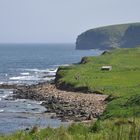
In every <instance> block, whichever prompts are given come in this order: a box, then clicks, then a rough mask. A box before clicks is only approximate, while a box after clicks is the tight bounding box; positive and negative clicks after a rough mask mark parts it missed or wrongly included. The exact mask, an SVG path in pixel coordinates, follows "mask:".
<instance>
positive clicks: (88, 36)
mask: <svg viewBox="0 0 140 140" xmlns="http://www.w3.org/2000/svg"><path fill="white" fill-rule="evenodd" d="M137 45H140V23H131V24H121V25H112V26H106V27H101V28H95V29H91V30H88V31H86V32H84V33H82V34H81V35H79V36H78V38H77V40H76V49H85V50H86V49H100V50H108V49H113V48H118V47H135V46H137Z"/></svg>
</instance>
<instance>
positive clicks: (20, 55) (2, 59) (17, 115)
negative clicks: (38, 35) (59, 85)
mask: <svg viewBox="0 0 140 140" xmlns="http://www.w3.org/2000/svg"><path fill="white" fill-rule="evenodd" d="M101 53H102V51H99V50H75V44H0V84H9V85H11V84H12V85H13V84H17V85H32V84H37V83H41V82H48V81H52V80H54V79H55V74H56V71H57V69H58V67H59V66H68V65H71V64H74V63H78V62H80V61H81V58H82V57H84V56H97V55H100V54H101ZM12 94H13V89H0V134H9V133H13V132H15V131H18V130H26V129H27V128H31V127H33V126H39V127H42V128H44V127H47V126H51V127H59V126H61V125H66V123H65V122H61V121H60V120H59V119H51V118H49V117H48V115H47V114H46V113H44V112H45V111H46V110H47V109H46V108H45V107H43V106H41V103H42V102H37V101H32V100H26V99H16V100H15V99H13V98H12Z"/></svg>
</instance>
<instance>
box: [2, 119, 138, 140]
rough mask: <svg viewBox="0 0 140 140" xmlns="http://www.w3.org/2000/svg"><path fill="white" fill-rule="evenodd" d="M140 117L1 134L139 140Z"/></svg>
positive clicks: (38, 139) (16, 138) (30, 139)
mask: <svg viewBox="0 0 140 140" xmlns="http://www.w3.org/2000/svg"><path fill="white" fill-rule="evenodd" d="M139 139H140V119H135V118H131V119H112V120H105V121H102V122H101V121H97V122H96V123H95V124H94V125H92V124H91V125H84V124H72V125H70V126H69V127H68V128H65V127H62V126H61V127H59V128H56V129H55V128H50V127H48V128H45V129H40V130H38V128H36V127H34V128H32V129H31V130H30V131H29V132H28V133H27V132H24V131H20V132H17V133H15V134H11V135H7V136H0V140H139Z"/></svg>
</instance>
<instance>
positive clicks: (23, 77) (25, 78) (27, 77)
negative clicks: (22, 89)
mask: <svg viewBox="0 0 140 140" xmlns="http://www.w3.org/2000/svg"><path fill="white" fill-rule="evenodd" d="M9 79H10V80H20V81H31V80H35V81H36V80H39V79H38V77H35V76H15V77H10V78H9Z"/></svg>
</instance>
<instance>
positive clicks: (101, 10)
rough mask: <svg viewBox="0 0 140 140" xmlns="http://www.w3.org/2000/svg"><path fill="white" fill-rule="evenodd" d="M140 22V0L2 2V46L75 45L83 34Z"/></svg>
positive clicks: (26, 0)
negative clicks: (14, 44)
mask: <svg viewBox="0 0 140 140" xmlns="http://www.w3.org/2000/svg"><path fill="white" fill-rule="evenodd" d="M138 21H140V0H0V43H61V42H64V43H66V42H69V43H70V42H72V43H74V42H75V40H76V37H77V35H78V34H80V33H82V32H83V31H85V30H87V29H90V28H95V27H99V26H104V25H110V24H119V23H128V22H138Z"/></svg>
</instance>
